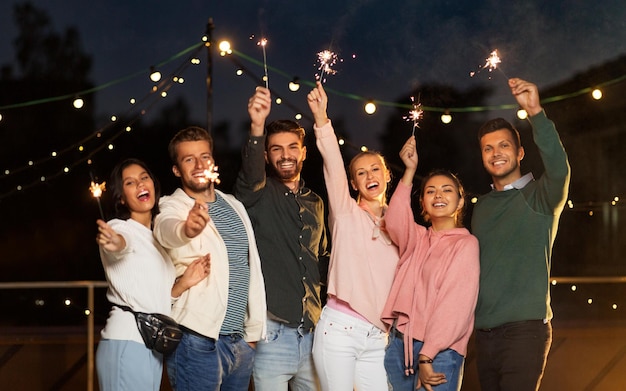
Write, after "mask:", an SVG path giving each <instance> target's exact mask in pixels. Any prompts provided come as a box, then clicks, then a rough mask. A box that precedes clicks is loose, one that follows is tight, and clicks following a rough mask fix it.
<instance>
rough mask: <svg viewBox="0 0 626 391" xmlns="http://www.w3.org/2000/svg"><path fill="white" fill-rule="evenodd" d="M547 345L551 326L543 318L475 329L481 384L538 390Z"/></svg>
mask: <svg viewBox="0 0 626 391" xmlns="http://www.w3.org/2000/svg"><path fill="white" fill-rule="evenodd" d="M550 345H552V325H551V324H550V322H547V323H544V322H543V321H542V320H527V321H521V322H511V323H505V324H503V325H502V326H498V327H494V328H492V329H482V330H481V329H479V330H476V366H477V367H478V379H479V380H480V387H481V388H482V389H483V390H490V391H491V390H492V391H535V390H537V389H539V385H540V383H541V378H542V377H543V370H544V368H545V366H546V360H547V358H548V352H549V351H550Z"/></svg>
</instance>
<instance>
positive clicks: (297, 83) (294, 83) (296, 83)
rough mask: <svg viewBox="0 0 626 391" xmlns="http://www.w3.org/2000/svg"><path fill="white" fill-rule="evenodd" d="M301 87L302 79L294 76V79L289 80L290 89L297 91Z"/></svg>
mask: <svg viewBox="0 0 626 391" xmlns="http://www.w3.org/2000/svg"><path fill="white" fill-rule="evenodd" d="M299 89H300V79H298V78H297V77H294V78H293V80H292V81H290V82H289V91H292V92H296V91H298V90H299Z"/></svg>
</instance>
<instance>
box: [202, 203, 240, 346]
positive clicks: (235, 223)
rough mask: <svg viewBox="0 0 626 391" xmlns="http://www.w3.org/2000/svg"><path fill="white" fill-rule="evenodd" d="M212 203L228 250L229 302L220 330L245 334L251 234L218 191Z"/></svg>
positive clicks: (213, 212) (210, 213) (214, 214)
mask: <svg viewBox="0 0 626 391" xmlns="http://www.w3.org/2000/svg"><path fill="white" fill-rule="evenodd" d="M215 196H216V199H215V202H212V203H209V204H208V207H209V216H210V217H211V220H213V223H214V224H215V227H216V228H217V231H218V232H219V233H220V236H221V237H222V240H224V243H225V244H226V250H227V252H228V270H229V279H228V305H227V307H226V317H225V318H224V323H222V327H221V329H220V334H239V335H241V336H243V335H244V320H245V316H246V307H247V305H248V289H249V286H250V267H249V265H248V238H247V236H246V230H245V228H244V226H243V222H242V221H241V219H240V218H239V216H238V215H237V213H236V212H235V210H234V209H233V208H232V207H231V206H230V205H229V204H228V203H227V202H226V201H225V200H224V199H223V198H222V197H221V196H220V195H219V194H217V193H216V194H215Z"/></svg>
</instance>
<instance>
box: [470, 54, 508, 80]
mask: <svg viewBox="0 0 626 391" xmlns="http://www.w3.org/2000/svg"><path fill="white" fill-rule="evenodd" d="M485 61H486V62H485V65H483V66H481V67H480V68H479V69H478V71H476V72H470V77H474V76H475V75H477V74H478V73H480V71H481V70H483V69H485V68H487V69H489V72H492V71H493V70H494V69H496V68H497V67H498V64H500V63H501V62H502V60H500V57H499V56H498V50H497V49H496V50H494V51H493V52H491V54H490V55H489V57H488V58H487V59H486V60H485ZM490 78H491V77H490Z"/></svg>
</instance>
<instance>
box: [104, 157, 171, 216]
mask: <svg viewBox="0 0 626 391" xmlns="http://www.w3.org/2000/svg"><path fill="white" fill-rule="evenodd" d="M133 164H136V165H138V166H140V167H141V168H143V169H144V170H146V172H147V173H148V175H149V176H150V178H151V179H152V182H154V207H153V208H152V218H153V219H154V216H156V215H157V214H158V213H159V197H161V186H160V184H159V181H158V180H157V179H156V177H155V176H154V174H152V171H150V169H149V168H148V166H147V165H146V163H144V162H143V161H141V160H139V159H135V158H128V159H125V160H122V161H121V162H119V163H117V164H116V165H115V167H113V170H112V171H111V178H110V179H109V183H110V184H111V194H112V196H113V204H114V206H115V210H114V213H113V214H114V217H115V218H118V219H122V220H128V219H129V218H130V210H129V209H128V205H126V204H123V203H122V197H123V196H124V178H123V177H122V173H123V172H124V169H125V168H126V167H128V166H132V165H133Z"/></svg>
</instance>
